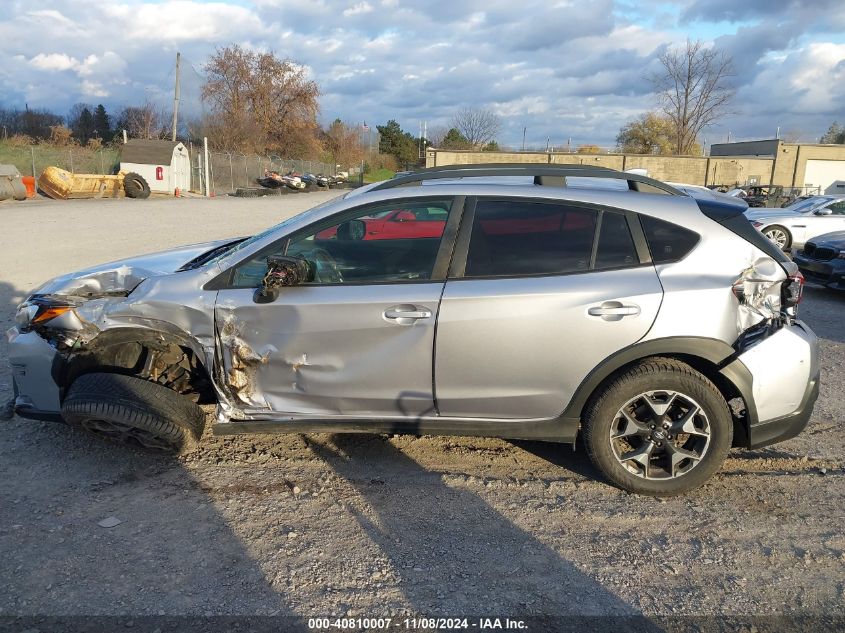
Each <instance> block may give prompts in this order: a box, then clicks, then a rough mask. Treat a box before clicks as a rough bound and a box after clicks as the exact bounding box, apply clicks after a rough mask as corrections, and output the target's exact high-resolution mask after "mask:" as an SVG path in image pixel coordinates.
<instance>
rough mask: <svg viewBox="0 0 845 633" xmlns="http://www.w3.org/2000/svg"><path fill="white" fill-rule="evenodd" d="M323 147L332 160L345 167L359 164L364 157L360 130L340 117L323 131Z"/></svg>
mask: <svg viewBox="0 0 845 633" xmlns="http://www.w3.org/2000/svg"><path fill="white" fill-rule="evenodd" d="M323 147H324V149H325V151H326V152H327V153H328V154H329V155H330V156H331V160H333V161H334V162H335V164H338V165H342V166H343V167H351V166H353V165H358V164H359V163H360V162H361V161H362V160H363V159H364V146H363V144H362V143H361V134H360V132H359V131H358V129H357V128H356V127H355V126H354V125H351V124H348V123H344V122H343V121H341V120H340V119H335V120H334V121H333V122H332V124H331V125H330V126H329V127H328V128H326V130H325V131H324V132H323Z"/></svg>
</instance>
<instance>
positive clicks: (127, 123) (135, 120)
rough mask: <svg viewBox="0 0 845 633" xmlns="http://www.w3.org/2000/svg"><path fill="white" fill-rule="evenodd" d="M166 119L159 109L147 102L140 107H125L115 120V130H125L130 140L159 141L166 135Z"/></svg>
mask: <svg viewBox="0 0 845 633" xmlns="http://www.w3.org/2000/svg"><path fill="white" fill-rule="evenodd" d="M165 121H167V117H166V116H165V115H164V112H163V111H162V109H161V108H159V107H157V106H156V105H155V104H153V103H150V102H149V101H147V102H145V103H144V104H142V105H140V106H127V107H125V108H123V111H122V112H121V113H120V115H119V116H118V118H117V128H118V129H125V130H126V133H127V134H128V135H129V136H130V137H132V138H143V139H159V138H164V137H165V135H166V134H167V133H168V130H167V126H166V123H165Z"/></svg>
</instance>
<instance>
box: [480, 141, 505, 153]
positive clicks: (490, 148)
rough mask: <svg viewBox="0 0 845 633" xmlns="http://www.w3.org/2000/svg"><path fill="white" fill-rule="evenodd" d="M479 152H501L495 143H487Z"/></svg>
mask: <svg viewBox="0 0 845 633" xmlns="http://www.w3.org/2000/svg"><path fill="white" fill-rule="evenodd" d="M481 151H482V152H499V151H501V148H500V147H499V144H498V143H497V142H496V141H490V142H489V143H487V145H485V146H484V147H482V148H481Z"/></svg>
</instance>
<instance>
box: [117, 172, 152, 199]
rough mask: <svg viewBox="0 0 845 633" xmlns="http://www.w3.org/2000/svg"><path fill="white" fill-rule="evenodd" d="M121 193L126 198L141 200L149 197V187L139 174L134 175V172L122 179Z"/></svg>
mask: <svg viewBox="0 0 845 633" xmlns="http://www.w3.org/2000/svg"><path fill="white" fill-rule="evenodd" d="M123 191H124V193H125V194H126V197H127V198H136V199H138V200H143V199H144V198H149V197H150V185H148V184H147V181H146V180H144V177H143V176H142V175H141V174H136V173H135V172H134V171H131V172H129V173H128V174H126V176H124V177H123Z"/></svg>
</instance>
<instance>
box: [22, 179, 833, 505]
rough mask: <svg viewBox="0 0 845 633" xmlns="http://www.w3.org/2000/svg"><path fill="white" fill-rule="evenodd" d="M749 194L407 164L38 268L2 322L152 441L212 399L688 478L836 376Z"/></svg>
mask: <svg viewBox="0 0 845 633" xmlns="http://www.w3.org/2000/svg"><path fill="white" fill-rule="evenodd" d="M490 177H492V178H495V181H494V184H487V182H485V178H488V179H489V178H490ZM505 177H512V178H505ZM605 183H613V184H616V185H618V184H621V185H622V186H623V187H624V189H621V188H619V187H618V186H617V187H608V186H604V184H605ZM744 208H745V205H744V204H742V203H732V202H729V201H718V200H713V199H712V198H709V199H701V200H696V199H695V198H693V197H690V196H689V195H686V194H684V193H683V192H680V191H678V190H677V189H674V188H673V187H671V186H669V185H666V184H664V183H661V182H658V181H655V180H652V179H649V178H647V177H645V176H641V175H638V174H630V173H621V172H617V171H614V170H608V169H601V168H592V167H579V166H553V165H476V166H463V167H444V168H434V169H429V170H425V171H421V172H416V173H411V174H407V175H404V176H401V177H398V178H395V179H393V180H390V181H386V182H383V183H378V184H374V185H369V186H367V187H363V188H361V189H358V190H355V191H353V192H350V193H349V194H347V195H346V196H344V197H343V198H339V199H336V200H333V201H331V202H329V203H327V204H324V205H322V206H320V207H317V208H314V209H312V210H310V211H308V212H306V213H304V214H301V215H298V216H296V217H293V218H291V219H289V220H286V221H285V222H282V223H281V224H279V225H277V226H275V227H272V228H271V229H269V230H267V231H265V232H263V233H261V234H259V235H255V236H253V237H250V238H247V239H239V240H229V241H223V242H215V243H212V244H204V245H197V246H192V247H188V248H183V249H177V250H173V251H168V252H166V253H160V254H156V255H151V256H147V257H140V258H135V259H128V260H125V261H121V262H116V263H113V264H109V265H106V266H102V267H97V268H92V269H89V270H86V271H82V272H79V273H75V274H71V275H66V276H63V277H59V278H57V279H54V280H52V281H50V282H48V283H46V284H44V285H43V286H42V287H41V288H39V289H37V290H36V291H35V292H34V293H33V294H32V295H31V296H30V297H29V298H28V299H26V301H24V302H23V303H22V304H21V306H20V308H19V309H18V313H17V324H16V325H15V326H14V327H13V328H12V329H11V330H10V331H9V333H8V337H9V341H10V360H11V364H12V370H13V376H14V388H15V399H14V403H13V407H14V410H15V411H16V412H17V413H18V414H19V415H21V416H24V417H30V418H35V419H57V420H58V419H61V420H64V421H66V422H67V423H69V424H72V425H75V426H78V427H80V428H83V429H86V430H88V431H91V432H93V433H97V434H100V435H103V436H106V437H109V438H112V439H117V440H120V441H123V442H127V443H131V444H135V445H139V446H143V447H147V448H152V449H159V450H182V449H184V448H185V447H186V446H189V445H190V444H191V443H193V442H195V441H196V440H197V439H198V438H199V437H200V435H201V434H202V432H203V429H204V426H205V421H206V416H205V414H204V411H203V409H202V408H201V406H200V405H203V404H211V405H216V415H215V418H214V422H213V431H214V432H215V433H224V434H226V433H268V432H269V433H275V432H283V433H304V432H349V431H352V432H368V433H411V434H451V435H468V436H491V437H502V438H519V439H528V440H542V441H550V442H564V443H575V442H576V439H577V438H578V437H579V435H580V436H581V437H582V438H583V442H584V444H585V445H586V448H587V451H588V452H589V454H590V456H591V458H592V460H593V461H594V462H595V464H596V465H597V466H598V468H599V469H600V470H601V471H602V472H603V473H604V475H605V476H606V477H607V478H608V479H609V480H610V481H611V482H613V483H615V484H616V485H618V486H620V487H622V488H624V489H626V490H629V491H633V492H638V493H644V494H655V495H670V494H676V493H680V492H683V491H687V490H690V489H692V488H695V487H697V486H699V485H701V484H702V483H704V482H705V481H706V480H707V479H708V478H710V477H711V476H712V475H713V474H714V473H715V472H717V471H718V469H719V468H720V466H721V464H722V462H723V460H724V459H725V456H726V455H727V453H728V451H729V449H730V448H731V447H732V446H737V447H745V448H755V447H759V446H765V445H768V444H772V443H774V442H779V441H781V440H785V439H787V438H790V437H793V436H794V435H796V434H797V433H799V432H800V431H801V430H802V429H803V428H804V427H805V426H806V424H807V421H808V419H809V417H810V414H811V411H812V408H813V405H814V403H815V400H816V398H817V395H818V382H819V366H818V359H817V340H816V337H815V335H814V334H813V332H812V331H811V330H810V329H809V328H808V327H807V326H806V325H805V324H803V323H802V322H801V321H800V320H798V319H797V317H796V305H797V304H798V302H799V301H800V299H801V291H802V283H803V279H802V277H801V276H800V274H799V273H798V271H797V268H796V266H795V265H794V264H792V262H790V261H789V260H788V259H787V258H786V257H785V256H784V255H783V253H782V252H781V251H780V250H779V249H778V248H777V247H776V246H774V245H773V244H772V243H771V242H770V241H769V240H767V239H766V238H764V237H763V236H762V235H761V234H760V233H759V232H757V231H755V230H754V229H753V227H752V226H751V225H750V224H749V222H748V221H747V220H746V219H745V218H744V217H743V213H742V212H743V210H744ZM783 358H789V359H790V361H789V362H788V363H784V362H783V361H782V359H783Z"/></svg>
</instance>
